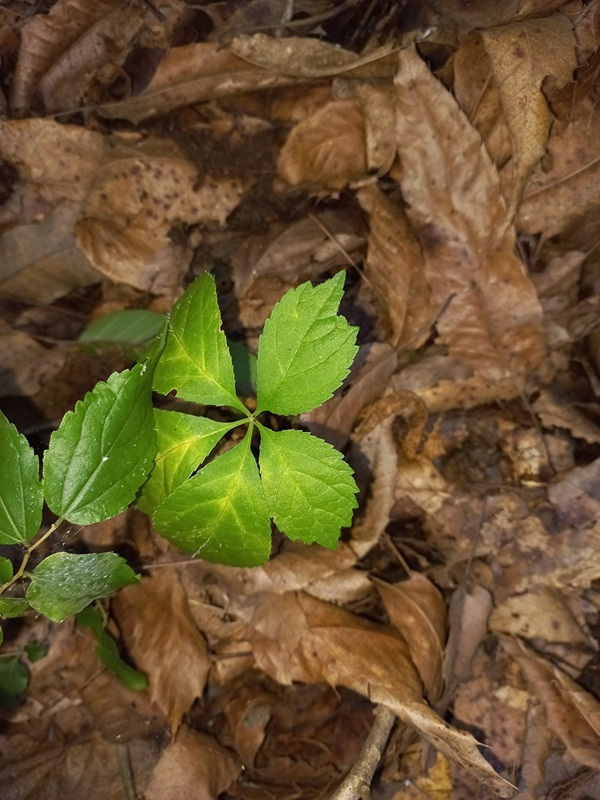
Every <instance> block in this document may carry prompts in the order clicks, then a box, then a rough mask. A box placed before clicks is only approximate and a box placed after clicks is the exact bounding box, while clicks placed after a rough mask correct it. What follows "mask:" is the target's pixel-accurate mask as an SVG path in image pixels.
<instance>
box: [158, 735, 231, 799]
mask: <svg viewBox="0 0 600 800" xmlns="http://www.w3.org/2000/svg"><path fill="white" fill-rule="evenodd" d="M241 770H242V767H241V764H239V763H238V761H237V760H236V759H235V758H234V756H233V755H232V754H231V753H230V752H229V750H226V749H225V748H224V747H223V746H222V745H220V744H219V742H217V740H216V739H214V738H213V737H212V736H208V735H207V734H205V733H198V732H197V731H193V730H190V729H189V728H186V727H184V728H181V729H180V730H179V732H178V733H177V737H176V738H175V739H174V741H172V742H171V743H170V744H168V745H167V747H166V748H165V749H164V750H163V753H162V756H161V758H160V761H159V762H158V764H157V765H156V766H155V767H154V770H153V772H152V775H151V776H150V781H149V783H148V786H147V788H146V791H145V793H144V797H145V798H146V800H183V798H192V797H193V798H194V800H217V797H218V796H219V795H220V794H222V793H223V792H224V791H226V789H228V788H229V786H231V784H232V783H233V782H234V781H235V779H236V778H237V777H238V775H239V774H240V772H241Z"/></svg>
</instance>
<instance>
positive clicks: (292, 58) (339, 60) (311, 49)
mask: <svg viewBox="0 0 600 800" xmlns="http://www.w3.org/2000/svg"><path fill="white" fill-rule="evenodd" d="M230 49H231V51H232V52H234V53H235V54H236V55H238V56H239V57H240V58H243V59H245V60H246V61H249V62H250V63H251V64H255V65H257V66H260V67H262V68H263V69H268V70H271V71H273V72H277V73H280V74H282V75H289V76H293V77H296V78H324V77H332V76H334V75H341V74H344V76H345V77H353V78H376V77H379V78H383V77H389V76H390V75H392V74H393V71H394V58H393V55H392V54H393V53H394V51H395V50H396V49H397V45H396V44H390V45H384V46H383V47H380V48H378V49H377V50H374V51H372V52H369V53H367V54H366V55H363V56H357V55H356V53H352V52H351V51H350V50H342V48H340V47H338V46H337V45H334V44H330V43H329V42H321V41H319V40H318V39H308V38H306V39H304V38H296V37H293V36H292V37H286V38H283V39H276V38H274V37H272V36H265V34H262V33H257V34H255V35H254V36H237V37H236V38H235V39H234V40H233V41H232V43H231V45H230Z"/></svg>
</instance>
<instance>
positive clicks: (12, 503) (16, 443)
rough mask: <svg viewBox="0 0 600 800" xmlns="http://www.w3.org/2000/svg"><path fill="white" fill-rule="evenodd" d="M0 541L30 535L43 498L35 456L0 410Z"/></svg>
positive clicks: (21, 539) (13, 541) (22, 539)
mask: <svg viewBox="0 0 600 800" xmlns="http://www.w3.org/2000/svg"><path fill="white" fill-rule="evenodd" d="M0 470H1V475H2V480H1V481H0V544H18V543H19V542H26V541H28V540H29V539H32V538H33V537H34V536H35V535H36V533H37V532H38V530H39V527H40V524H41V522H42V505H43V502H44V499H43V494H42V485H41V483H40V478H39V471H40V464H39V460H38V457H37V456H36V455H35V453H34V452H33V450H32V448H31V447H30V446H29V444H28V442H27V439H26V438H25V437H24V436H23V435H22V434H20V433H19V432H18V431H17V429H16V428H15V426H14V425H11V423H10V422H9V421H8V420H7V419H6V417H5V416H4V414H3V413H2V412H1V411H0Z"/></svg>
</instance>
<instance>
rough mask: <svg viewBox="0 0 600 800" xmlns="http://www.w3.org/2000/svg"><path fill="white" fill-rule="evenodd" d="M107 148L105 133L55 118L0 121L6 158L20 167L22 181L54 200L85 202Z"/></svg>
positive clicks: (1, 147)
mask: <svg viewBox="0 0 600 800" xmlns="http://www.w3.org/2000/svg"><path fill="white" fill-rule="evenodd" d="M104 151H105V143H104V137H103V136H101V134H99V133H96V132H95V131H89V130H86V129H85V128H82V127H80V126H78V125H59V124H58V123H57V122H54V120H51V119H23V120H3V121H0V152H1V153H2V158H3V159H4V160H5V161H8V162H9V163H10V164H12V165H13V166H14V167H15V168H16V169H17V170H18V171H19V177H20V180H21V182H24V183H27V184H31V185H32V187H33V188H34V189H35V191H36V192H37V193H38V194H39V195H40V196H41V197H42V198H43V199H44V200H46V201H47V202H48V203H51V204H54V203H56V202H57V201H59V200H69V201H70V202H73V203H77V202H81V201H82V200H83V199H84V197H85V194H86V191H87V187H88V185H89V182H90V181H91V179H92V177H93V176H94V174H95V173H96V170H97V169H98V166H99V164H100V163H101V161H102V159H103V157H104ZM23 221H25V222H29V221H30V220H29V219H25V220H23Z"/></svg>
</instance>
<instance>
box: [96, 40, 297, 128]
mask: <svg viewBox="0 0 600 800" xmlns="http://www.w3.org/2000/svg"><path fill="white" fill-rule="evenodd" d="M286 41H287V40H286ZM290 82H293V78H289V77H288V76H285V75H281V74H279V73H277V72H271V71H269V70H266V69H261V68H260V67H254V66H252V65H250V64H249V63H248V62H247V61H244V60H243V59H241V58H238V57H237V56H235V55H233V54H232V53H230V52H228V51H227V50H223V49H222V48H221V46H220V45H219V44H218V43H216V42H210V43H202V44H188V45H183V46H181V47H172V48H171V49H170V50H168V51H167V52H166V54H165V56H164V58H163V59H162V61H161V62H160V64H159V65H158V68H157V70H156V72H155V74H154V76H153V77H152V80H151V81H150V83H149V84H148V85H147V86H146V87H145V88H144V89H143V90H142V91H141V92H140V93H139V94H138V95H135V96H132V97H128V98H126V99H125V100H118V101H115V102H112V103H104V104H102V105H100V106H98V108H97V111H98V113H99V114H101V115H102V116H103V117H107V118H110V119H127V120H129V121H130V122H133V123H134V124H138V123H139V122H141V121H142V120H144V119H147V118H148V117H153V116H156V115H157V114H164V113H167V112H171V111H173V109H175V108H180V107H181V106H186V105H190V104H192V103H198V102H200V101H202V100H216V99H218V98H220V97H227V96H229V95H232V94H238V93H240V92H244V91H258V90H260V89H269V88H273V87H276V86H285V85H287V84H288V83H290Z"/></svg>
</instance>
